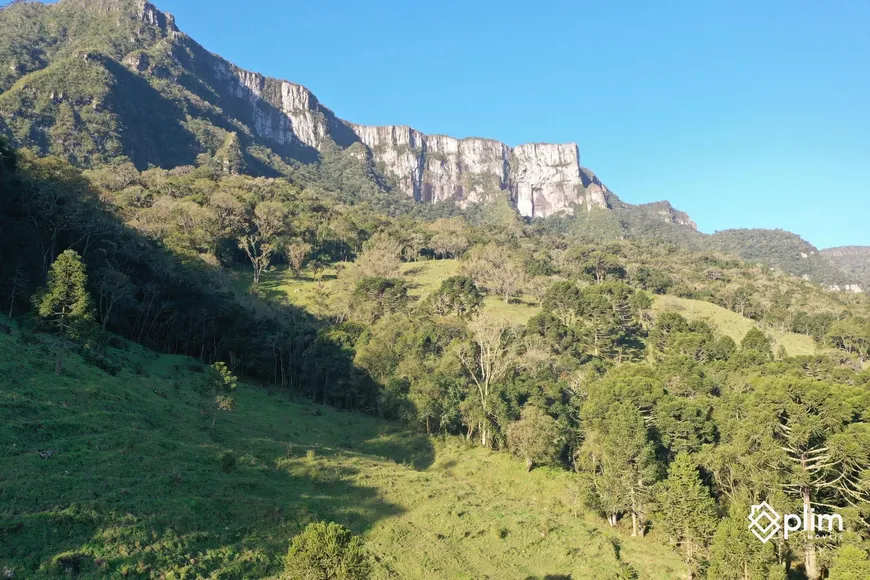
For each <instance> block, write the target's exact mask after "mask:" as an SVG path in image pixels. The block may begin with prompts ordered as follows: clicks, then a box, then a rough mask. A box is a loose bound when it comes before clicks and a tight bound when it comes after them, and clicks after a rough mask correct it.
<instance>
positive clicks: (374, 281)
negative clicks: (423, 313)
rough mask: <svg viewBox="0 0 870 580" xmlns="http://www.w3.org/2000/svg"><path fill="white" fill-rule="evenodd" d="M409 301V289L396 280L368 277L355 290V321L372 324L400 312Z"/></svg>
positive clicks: (353, 307)
mask: <svg viewBox="0 0 870 580" xmlns="http://www.w3.org/2000/svg"><path fill="white" fill-rule="evenodd" d="M408 301H409V298H408V288H407V287H406V285H405V283H404V282H403V281H402V280H399V279H396V278H377V277H366V278H362V279H360V280H359V281H358V282H357V283H356V286H355V287H354V290H353V296H352V298H351V311H352V312H353V315H352V316H353V318H354V320H358V321H361V322H363V323H366V324H371V323H373V322H374V321H376V320H378V319H379V318H382V317H383V316H386V315H388V314H392V313H394V312H397V311H399V310H400V309H401V308H402V307H403V306H405V304H407V303H408Z"/></svg>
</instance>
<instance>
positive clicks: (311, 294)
mask: <svg viewBox="0 0 870 580" xmlns="http://www.w3.org/2000/svg"><path fill="white" fill-rule="evenodd" d="M459 267H460V262H459V260H429V261H424V262H409V263H404V264H402V271H403V274H404V278H405V280H406V281H407V282H408V284H409V286H410V290H409V292H408V294H409V295H411V296H412V297H414V298H417V299H420V300H423V299H425V298H426V296H428V295H429V293H431V292H432V291H433V290H436V289H437V288H438V287H439V286H440V285H441V281H442V280H445V279H447V278H450V277H451V276H456V275H457V274H458V273H459ZM233 275H234V277H235V281H236V284H235V286H236V289H237V290H250V289H252V286H251V274H250V271H249V270H247V269H242V270H237V271H236V272H234V273H233ZM335 280H336V269H335V267H334V266H332V267H329V268H327V269H325V270H324V271H323V272H319V273H318V274H317V276H316V277H315V275H314V273H313V272H311V271H304V272H303V273H302V274H301V275H300V276H299V277H298V278H297V277H296V276H294V275H293V272H292V271H290V270H288V269H275V270H273V271H271V272H268V273H266V274H264V275H263V278H262V279H261V280H260V285H259V290H260V291H262V292H263V293H265V295H266V296H268V297H270V298H273V299H280V300H284V299H286V300H287V301H289V302H290V303H291V304H293V305H294V306H298V307H300V308H305V309H306V310H309V311H310V312H312V313H314V314H319V315H322V314H326V313H327V312H328V309H325V308H324V307H323V306H322V304H323V303H322V302H321V300H324V299H325V300H328V299H329V298H330V297H331V296H332V295H333V293H334V291H335ZM484 308H485V310H486V311H487V312H491V313H493V314H497V315H499V316H503V317H504V318H506V319H508V320H510V321H511V322H513V323H515V324H525V323H526V322H527V321H528V320H529V318H531V317H532V316H534V315H535V314H537V313H538V312H539V310H540V308H539V306H538V305H537V303H535V302H534V300H533V299H532V298H531V297H528V296H520V297H519V298H518V299H516V300H515V301H513V302H511V303H510V304H507V303H505V302H504V300H502V299H501V298H499V297H498V296H487V297H486V300H485V302H484Z"/></svg>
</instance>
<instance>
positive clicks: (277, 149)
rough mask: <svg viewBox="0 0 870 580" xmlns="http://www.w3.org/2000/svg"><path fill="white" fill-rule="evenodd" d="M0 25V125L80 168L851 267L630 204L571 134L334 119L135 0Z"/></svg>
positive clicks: (824, 277)
mask: <svg viewBox="0 0 870 580" xmlns="http://www.w3.org/2000/svg"><path fill="white" fill-rule="evenodd" d="M0 39H2V40H0V71H2V72H0V113H2V114H0V132H2V133H5V134H7V135H8V136H10V137H11V138H12V140H13V143H15V144H16V145H19V146H26V147H30V148H34V149H35V150H37V151H39V152H40V153H41V154H46V153H51V154H55V155H59V156H62V157H65V158H67V159H68V160H70V161H72V162H73V163H74V164H76V165H77V166H79V167H83V168H95V167H99V166H103V165H106V164H113V163H118V162H120V160H123V159H127V160H130V161H132V163H133V164H134V165H135V166H136V167H137V168H138V169H139V170H143V169H146V168H148V167H149V166H156V167H162V168H167V169H170V168H173V167H178V166H190V165H203V164H213V165H215V166H216V167H219V168H221V169H223V170H224V171H226V172H228V173H247V174H251V175H264V176H273V177H274V176H289V177H291V178H292V179H293V180H295V181H297V182H306V183H308V184H312V183H314V184H327V183H328V184H329V185H330V186H331V187H332V188H333V189H338V190H341V191H343V192H344V196H345V199H346V200H349V199H353V200H356V201H359V200H372V199H379V200H380V202H381V207H382V208H383V209H384V210H385V211H389V212H390V213H396V212H400V211H408V206H407V204H406V200H407V199H413V200H416V201H419V202H424V203H427V204H432V203H435V204H438V205H444V206H446V207H454V206H462V207H465V206H467V205H468V204H469V203H471V202H481V201H486V200H488V199H490V198H492V197H493V196H500V195H503V196H505V197H507V198H508V199H509V200H510V202H511V204H512V205H514V207H516V208H517V210H518V211H519V213H520V214H521V215H524V216H535V217H542V216H554V215H565V214H571V213H574V214H576V216H577V220H575V221H571V222H570V225H569V229H572V230H576V231H583V232H584V233H585V234H586V235H587V237H591V238H593V239H596V240H602V241H614V240H619V239H659V240H662V239H664V240H668V241H671V242H673V243H677V244H679V245H681V246H683V247H686V248H691V249H696V250H697V249H712V250H722V251H727V252H729V253H733V254H736V255H739V256H741V257H742V258H744V259H747V260H751V261H761V262H763V263H765V264H768V265H770V266H773V267H776V268H779V269H782V270H783V271H785V272H788V273H791V274H794V275H798V276H802V275H807V276H809V277H810V278H811V279H813V280H815V281H818V282H821V283H825V284H828V285H835V284H836V285H838V286H840V287H841V288H843V287H845V286H846V285H850V284H855V283H856V282H859V280H858V279H856V275H855V274H853V273H852V272H843V271H842V269H840V268H838V267H837V266H836V265H833V266H832V265H831V263H830V262H829V261H826V260H820V259H819V258H818V257H817V256H816V253H817V251H816V250H815V248H812V247H810V246H809V244H807V243H806V242H803V241H802V240H799V239H798V238H797V237H796V236H793V235H792V234H788V233H786V232H775V231H773V230H730V231H728V232H723V233H720V234H717V235H715V236H712V237H708V236H705V235H703V234H699V233H698V232H697V231H696V230H695V224H694V223H693V222H692V221H691V219H690V218H689V216H688V215H686V214H685V213H683V212H680V211H677V210H675V209H674V208H672V207H671V206H670V204H668V203H667V202H659V203H653V204H644V205H631V204H628V203H625V202H623V201H621V200H620V199H619V198H618V197H616V195H615V194H614V193H613V192H611V191H610V190H609V189H608V188H607V187H606V186H605V185H604V184H603V183H601V181H600V180H599V179H598V178H597V177H596V176H595V174H594V173H593V172H591V171H590V170H588V169H586V168H584V167H582V166H581V164H580V156H579V151H578V148H577V146H576V145H573V144H569V145H551V144H535V145H528V146H526V145H523V146H520V147H517V148H515V149H511V148H509V147H507V146H506V145H504V144H501V143H498V142H496V141H492V140H488V139H465V140H457V139H453V138H451V137H446V136H438V135H436V136H426V135H423V134H421V133H419V132H417V131H414V130H413V129H411V128H408V127H393V126H389V127H365V126H361V125H357V124H354V123H351V122H348V121H344V120H342V119H340V118H339V117H337V116H336V115H335V114H334V113H333V112H332V111H331V110H329V109H328V108H326V107H324V106H323V105H322V104H320V102H319V101H318V100H317V98H316V97H315V96H314V95H313V94H312V93H311V92H310V91H309V90H308V89H306V88H305V87H302V86H300V85H297V84H294V83H291V82H287V81H280V80H276V79H271V78H267V77H263V76H261V75H258V74H256V73H251V72H249V71H245V70H242V69H240V68H238V67H236V66H234V65H233V64H232V63H230V62H228V61H226V60H224V59H222V58H221V57H219V56H217V55H215V54H212V53H209V52H208V51H207V50H206V49H204V48H203V47H202V46H200V45H199V44H197V43H196V42H195V41H194V40H193V39H191V38H190V37H188V36H187V35H185V34H184V33H183V32H182V31H181V30H179V28H178V27H177V26H176V24H175V21H174V19H173V18H172V16H171V15H169V14H165V13H163V12H161V11H160V10H159V9H157V8H156V7H155V6H154V5H152V4H150V3H148V2H145V1H141V0H61V1H60V2H58V3H56V4H54V5H44V4H41V3H39V2H26V1H25V2H16V3H13V4H12V5H10V6H7V7H5V8H3V9H2V10H0ZM312 164H313V165H312ZM412 211H413V210H412ZM436 211H441V212H444V211H451V210H446V209H441V210H436ZM591 214H594V215H591ZM803 254H806V255H807V257H806V258H803V257H802V255H803ZM858 276H859V277H860V274H858Z"/></svg>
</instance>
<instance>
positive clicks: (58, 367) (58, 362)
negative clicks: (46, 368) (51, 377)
mask: <svg viewBox="0 0 870 580" xmlns="http://www.w3.org/2000/svg"><path fill="white" fill-rule="evenodd" d="M62 368H63V347H61V348H58V349H57V358H56V359H55V361H54V374H56V375H60V371H61V369H62Z"/></svg>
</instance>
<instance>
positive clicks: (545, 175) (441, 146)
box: [214, 58, 693, 225]
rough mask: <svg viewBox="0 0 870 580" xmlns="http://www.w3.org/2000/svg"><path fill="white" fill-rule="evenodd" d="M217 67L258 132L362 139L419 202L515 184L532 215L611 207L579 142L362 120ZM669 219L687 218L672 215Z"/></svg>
mask: <svg viewBox="0 0 870 580" xmlns="http://www.w3.org/2000/svg"><path fill="white" fill-rule="evenodd" d="M214 69H215V70H214V72H215V73H216V74H217V75H218V77H219V78H221V79H223V80H224V81H225V82H227V83H228V84H229V85H230V86H231V91H232V93H233V94H234V95H235V96H236V97H239V98H241V99H244V100H246V101H247V102H248V103H249V106H250V107H251V115H252V119H253V130H254V132H255V133H256V134H257V136H258V137H261V138H264V139H267V140H270V141H272V142H274V143H277V144H280V145H296V146H302V147H307V148H310V149H312V150H316V151H320V150H322V148H323V146H324V143H325V142H326V140H327V139H330V140H332V141H333V142H335V143H337V144H338V145H340V146H348V145H350V144H352V143H353V142H357V141H358V142H361V143H363V144H364V145H365V146H366V147H367V148H368V149H369V150H370V152H371V157H372V159H373V161H374V163H375V164H376V167H377V168H378V169H380V170H381V172H382V173H383V174H385V175H386V176H388V177H391V178H392V179H393V181H394V182H395V183H396V185H397V186H398V187H399V189H401V190H402V191H404V192H405V193H407V194H408V195H409V196H412V197H413V198H414V199H416V200H418V201H421V202H426V203H436V202H439V201H445V200H453V201H455V202H457V203H458V204H460V205H462V206H464V205H466V204H468V203H474V202H479V201H481V200H483V199H485V198H486V197H487V196H488V195H491V194H493V193H495V192H498V191H509V192H510V194H511V198H512V199H513V201H514V203H515V205H516V207H517V209H518V210H519V212H520V213H521V214H522V215H524V216H530V217H547V216H551V215H556V214H559V213H572V212H573V211H574V210H575V208H578V207H579V208H582V209H585V210H591V209H593V208H605V209H606V208H608V207H609V205H608V201H607V199H608V196H609V195H612V194H611V193H610V192H609V190H608V189H607V188H606V187H605V186H604V185H603V184H602V183H601V182H600V181H599V180H598V178H596V177H595V175H594V174H593V173H592V172H590V171H588V170H587V169H585V168H583V167H582V166H581V165H580V152H579V150H578V148H577V145H576V144H574V143H569V144H550V143H533V144H528V145H519V146H517V147H514V148H511V147H509V146H507V145H505V144H504V143H500V142H498V141H494V140H491V139H480V138H468V139H456V138H454V137H449V136H446V135H425V134H423V133H421V132H420V131H417V130H416V129H413V128H411V127H407V126H395V125H389V126H381V127H372V126H366V125H357V124H354V123H350V122H347V121H344V120H342V119H339V118H338V117H337V116H336V115H335V114H334V113H333V112H332V111H331V110H330V109H328V108H326V107H324V106H323V105H321V104H320V102H319V101H318V100H317V98H316V97H315V96H314V95H313V94H312V93H311V92H310V91H309V90H308V89H306V88H305V87H303V86H301V85H298V84H294V83H290V82H287V81H277V80H274V79H270V78H268V77H264V76H263V75H260V74H257V73H252V72H249V71H246V70H244V69H240V68H238V67H236V66H234V65H232V64H231V63H229V62H227V61H225V60H223V59H220V58H216V59H215V60H214ZM665 219H667V220H668V221H673V222H674V223H682V222H680V221H679V220H673V219H672V217H671V216H665ZM685 222H686V224H687V225H688V224H691V222H690V221H689V220H688V219H687V220H685ZM692 225H693V224H692Z"/></svg>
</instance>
